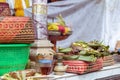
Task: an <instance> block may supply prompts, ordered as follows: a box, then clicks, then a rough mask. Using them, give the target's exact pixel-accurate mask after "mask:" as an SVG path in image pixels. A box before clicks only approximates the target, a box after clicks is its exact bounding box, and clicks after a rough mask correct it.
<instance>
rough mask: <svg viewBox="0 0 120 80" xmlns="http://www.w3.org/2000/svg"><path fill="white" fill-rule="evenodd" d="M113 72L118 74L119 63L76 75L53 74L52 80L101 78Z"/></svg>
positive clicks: (91, 79)
mask: <svg viewBox="0 0 120 80" xmlns="http://www.w3.org/2000/svg"><path fill="white" fill-rule="evenodd" d="M115 74H120V64H115V65H113V66H109V67H104V68H103V69H102V70H100V71H97V72H92V73H88V74H84V75H77V74H71V73H66V74H65V75H63V76H56V75H54V77H55V78H54V79H53V80H95V79H97V78H102V77H106V76H111V75H115Z"/></svg>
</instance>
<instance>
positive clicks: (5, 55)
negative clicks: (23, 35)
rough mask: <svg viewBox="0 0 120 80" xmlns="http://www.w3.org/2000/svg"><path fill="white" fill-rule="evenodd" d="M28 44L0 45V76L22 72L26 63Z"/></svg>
mask: <svg viewBox="0 0 120 80" xmlns="http://www.w3.org/2000/svg"><path fill="white" fill-rule="evenodd" d="M29 51H30V44H0V76H1V75H3V74H5V73H8V72H11V71H16V70H24V69H25V66H26V64H27V62H28V58H29Z"/></svg>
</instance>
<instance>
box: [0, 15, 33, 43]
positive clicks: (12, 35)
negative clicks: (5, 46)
mask: <svg viewBox="0 0 120 80" xmlns="http://www.w3.org/2000/svg"><path fill="white" fill-rule="evenodd" d="M34 33H35V32H34V27H33V26H32V20H31V19H30V18H29V17H12V16H11V17H10V16H9V17H0V43H32V42H34V38H35V34H34Z"/></svg>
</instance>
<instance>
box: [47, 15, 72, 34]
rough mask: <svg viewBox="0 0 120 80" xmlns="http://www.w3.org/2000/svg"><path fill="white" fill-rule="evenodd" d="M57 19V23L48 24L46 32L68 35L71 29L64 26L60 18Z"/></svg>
mask: <svg viewBox="0 0 120 80" xmlns="http://www.w3.org/2000/svg"><path fill="white" fill-rule="evenodd" d="M57 19H58V22H53V23H48V30H49V31H59V32H61V34H62V35H66V34H70V33H71V29H70V28H69V27H68V26H67V25H66V23H65V21H64V20H63V18H62V16H61V15H59V16H58V17H57Z"/></svg>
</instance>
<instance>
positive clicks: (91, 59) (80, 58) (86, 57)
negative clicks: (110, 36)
mask: <svg viewBox="0 0 120 80" xmlns="http://www.w3.org/2000/svg"><path fill="white" fill-rule="evenodd" d="M77 60H82V61H87V62H95V61H96V60H97V58H96V57H94V56H93V55H92V56H83V55H80V56H79V58H78V59H77Z"/></svg>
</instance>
